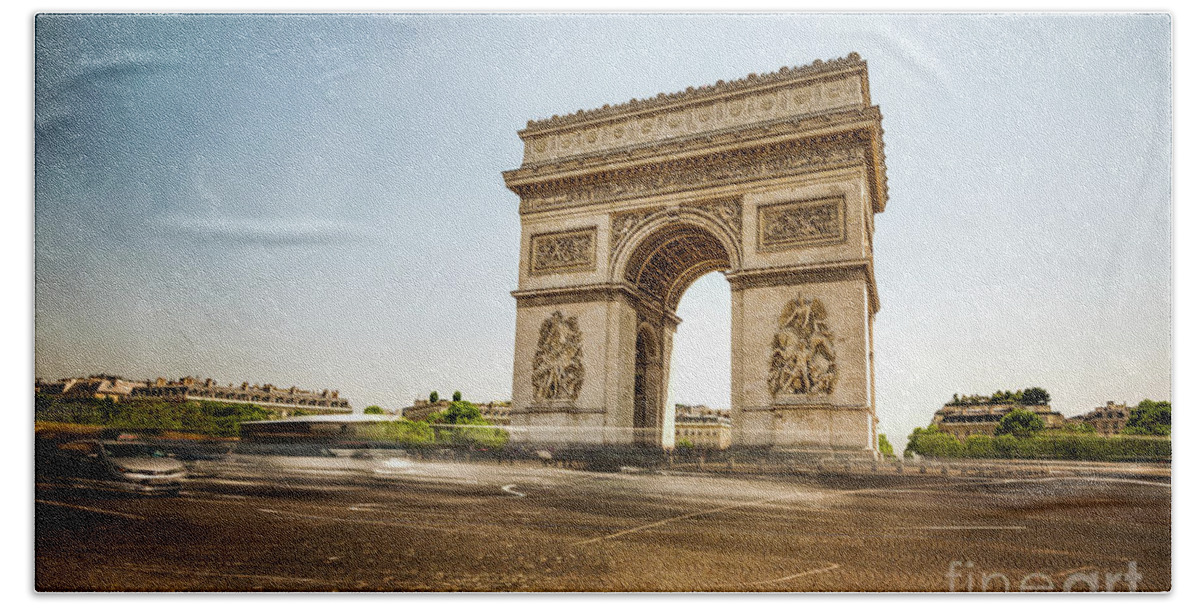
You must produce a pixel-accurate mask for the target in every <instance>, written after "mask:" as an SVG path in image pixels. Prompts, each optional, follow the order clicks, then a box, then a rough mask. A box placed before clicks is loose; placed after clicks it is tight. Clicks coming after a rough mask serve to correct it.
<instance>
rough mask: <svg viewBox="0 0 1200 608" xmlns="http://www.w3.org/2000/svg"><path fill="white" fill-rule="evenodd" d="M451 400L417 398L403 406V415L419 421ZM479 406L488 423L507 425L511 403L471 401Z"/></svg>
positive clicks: (444, 406)
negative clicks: (435, 400)
mask: <svg viewBox="0 0 1200 608" xmlns="http://www.w3.org/2000/svg"><path fill="white" fill-rule="evenodd" d="M451 403H452V402H451V401H449V400H446V399H442V400H440V401H438V402H436V403H431V402H430V401H429V400H428V399H417V400H416V401H413V404H412V405H411V406H409V407H406V408H404V411H403V413H402V414H403V416H404V417H405V418H407V419H408V420H414V421H420V420H424V419H426V418H428V417H430V416H432V415H433V414H436V413H437V412H441V411H443V410H445V409H446V408H448V407H450V404H451ZM471 405H474V406H475V407H477V408H479V413H480V414H482V415H483V419H484V420H486V421H487V422H488V423H489V424H493V425H495V426H508V425H509V413H510V412H511V411H512V403H511V402H508V401H491V402H488V403H472V404H471Z"/></svg>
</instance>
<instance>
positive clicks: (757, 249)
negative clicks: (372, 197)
mask: <svg viewBox="0 0 1200 608" xmlns="http://www.w3.org/2000/svg"><path fill="white" fill-rule="evenodd" d="M881 118H882V117H881V115H880V112H879V108H877V107H875V106H872V105H871V101H870V90H869V87H868V84H867V66H866V62H864V61H862V60H861V59H860V58H859V57H858V56H857V55H856V54H851V55H849V56H848V57H845V58H843V59H838V60H834V61H829V62H820V61H817V62H814V63H813V64H811V65H808V66H804V67H802V68H785V69H782V70H780V71H778V72H775V73H772V74H767V75H762V76H759V75H751V76H749V77H747V78H743V79H741V80H737V81H734V82H729V83H726V82H719V83H717V84H716V85H712V86H706V87H700V88H698V89H689V90H687V91H684V92H680V93H676V94H670V95H665V94H664V95H659V96H657V97H654V98H651V99H647V100H640V101H637V100H635V101H631V102H629V103H626V104H620V105H615V106H606V107H604V108H600V109H597V110H589V111H581V112H577V113H575V114H571V115H568V116H562V117H552V118H550V119H547V120H540V121H531V122H530V123H529V125H528V126H527V128H526V129H524V130H522V131H520V133H519V134H520V136H521V138H522V140H523V141H524V143H525V156H524V162H523V163H522V165H521V167H520V168H518V169H515V170H512V171H507V172H505V173H504V179H505V183H506V184H507V186H508V187H509V188H510V189H511V190H512V191H513V192H515V193H516V194H517V195H518V196H519V197H520V201H521V202H520V213H521V239H522V246H521V271H520V277H519V287H518V290H517V291H515V292H514V293H513V295H514V296H515V297H516V299H517V328H516V331H517V339H516V349H515V356H514V364H513V409H512V422H513V425H514V427H515V426H524V427H527V428H528V429H531V430H530V431H529V435H528V436H529V437H530V438H531V439H533V440H543V441H572V442H575V441H591V442H604V443H627V442H640V443H650V444H654V445H662V446H664V447H666V446H670V445H672V444H673V443H674V435H675V433H674V429H673V428H672V426H673V422H674V416H673V415H671V412H669V411H668V410H667V409H666V407H665V405H664V402H665V398H666V387H667V380H668V378H669V377H670V370H669V364H670V358H671V357H670V355H671V345H672V340H673V336H674V332H675V328H676V327H677V326H678V324H679V322H680V319H679V318H678V317H677V316H676V315H675V307H676V305H677V304H678V302H679V298H680V297H681V296H682V294H683V293H684V291H686V289H687V287H688V286H689V285H691V283H692V282H693V281H695V280H696V279H697V278H699V277H700V276H702V275H704V274H707V273H709V272H713V271H720V272H723V273H725V276H726V277H727V278H728V279H729V281H730V285H731V287H732V289H733V340H732V349H733V353H732V355H733V356H732V369H731V374H732V376H731V380H732V382H731V384H732V386H733V390H732V394H731V396H730V397H731V405H732V418H733V443H734V445H735V446H737V445H739V444H740V445H759V446H773V447H780V448H802V449H807V448H818V449H844V450H853V451H860V452H863V453H869V454H873V453H874V451H875V425H876V418H875V404H874V370H873V361H872V359H873V348H872V324H873V320H874V315H875V312H876V311H877V310H878V308H879V300H878V296H877V294H876V291H875V280H874V270H873V247H872V235H873V234H874V229H875V226H874V215H875V214H876V213H879V212H882V211H883V210H884V207H885V205H886V201H887V181H886V176H885V171H884V164H883V143H882V129H881V127H880V121H881ZM547 324H549V325H547ZM568 336H570V339H568ZM572 340H576V341H577V344H575V343H573V342H572Z"/></svg>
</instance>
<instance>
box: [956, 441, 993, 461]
mask: <svg viewBox="0 0 1200 608" xmlns="http://www.w3.org/2000/svg"><path fill="white" fill-rule="evenodd" d="M992 443H993V440H992V437H991V436H990V435H968V436H967V442H966V444H965V445H964V446H963V447H964V449H965V451H966V454H967V456H970V457H971V458H991V457H992V456H993V455H994V451H993V449H992Z"/></svg>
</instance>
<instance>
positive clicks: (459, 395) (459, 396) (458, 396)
mask: <svg viewBox="0 0 1200 608" xmlns="http://www.w3.org/2000/svg"><path fill="white" fill-rule="evenodd" d="M451 400H452V401H462V391H454V397H452V398H451Z"/></svg>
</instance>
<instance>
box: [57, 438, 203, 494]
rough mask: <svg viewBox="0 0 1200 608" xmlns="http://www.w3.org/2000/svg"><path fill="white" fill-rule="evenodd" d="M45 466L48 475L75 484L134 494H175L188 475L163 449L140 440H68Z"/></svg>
mask: <svg viewBox="0 0 1200 608" xmlns="http://www.w3.org/2000/svg"><path fill="white" fill-rule="evenodd" d="M44 466H45V467H46V469H47V470H46V471H44V473H45V475H46V476H47V477H50V478H53V479H58V480H61V481H64V482H67V483H70V484H71V485H73V486H75V487H81V488H87V489H96V490H109V491H117V492H133V493H137V494H176V493H178V492H179V489H180V485H181V482H182V480H183V478H184V477H186V475H187V472H186V471H185V469H184V467H183V463H181V462H179V460H177V459H175V458H174V457H173V456H172V455H170V454H168V453H167V452H166V451H165V450H163V449H162V448H158V447H155V446H152V445H150V444H147V443H142V442H139V441H95V440H85V441H71V442H68V443H64V444H61V445H59V446H58V447H57V449H55V450H54V451H53V452H52V453H51V454H50V457H49V458H48V459H47V461H46V462H45V463H44Z"/></svg>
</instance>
